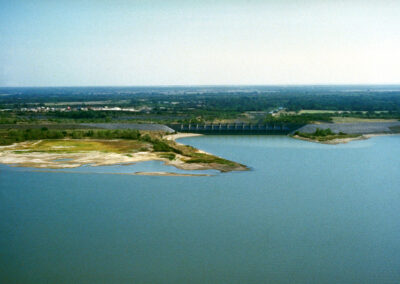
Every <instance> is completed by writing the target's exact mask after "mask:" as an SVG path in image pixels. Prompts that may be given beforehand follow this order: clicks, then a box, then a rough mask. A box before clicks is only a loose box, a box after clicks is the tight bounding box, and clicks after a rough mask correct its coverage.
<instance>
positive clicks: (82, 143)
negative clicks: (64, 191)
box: [17, 139, 149, 153]
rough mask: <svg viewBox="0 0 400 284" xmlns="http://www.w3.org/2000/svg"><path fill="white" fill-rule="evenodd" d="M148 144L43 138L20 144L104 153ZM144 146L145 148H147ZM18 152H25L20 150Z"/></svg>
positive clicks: (29, 147) (33, 149)
mask: <svg viewBox="0 0 400 284" xmlns="http://www.w3.org/2000/svg"><path fill="white" fill-rule="evenodd" d="M146 146H147V147H148V146H149V145H148V144H147V143H145V142H141V141H136V140H70V139H66V140H43V141H40V142H39V143H27V144H26V145H24V146H21V147H22V148H23V149H26V150H28V151H29V152H46V153H76V152H88V151H99V152H105V153H132V152H138V151H139V149H143V148H144V147H146ZM147 147H146V149H147ZM23 149H18V150H17V152H18V153H26V152H27V151H21V150H23Z"/></svg>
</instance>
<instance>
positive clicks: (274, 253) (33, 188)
mask: <svg viewBox="0 0 400 284" xmlns="http://www.w3.org/2000/svg"><path fill="white" fill-rule="evenodd" d="M181 141H182V142H184V143H188V144H191V145H193V146H196V147H199V148H201V149H204V150H206V151H209V152H212V153H215V154H218V155H221V156H223V157H226V158H230V159H233V160H235V161H239V162H241V163H244V164H247V165H249V166H251V167H252V171H250V172H243V173H227V174H217V175H216V176H212V177H151V176H130V175H113V174H99V173H112V172H132V171H140V170H147V171H155V170H165V168H164V166H162V165H161V164H160V163H157V162H150V163H143V164H137V165H133V166H113V167H102V168H93V167H82V168H81V169H77V170H75V172H73V173H48V172H32V171H31V170H30V169H26V168H25V169H24V168H12V167H8V166H0V221H1V222H0V283H400V218H399V216H400V136H387V137H377V138H374V139H370V140H366V141H355V142H352V143H350V144H347V145H338V146H331V145H319V144H314V143H308V142H304V141H298V140H293V139H290V138H287V137H280V136H277V137H271V136H207V137H193V138H187V139H182V140H181ZM167 170H170V169H167ZM80 172H81V173H82V174H81V173H80ZM178 172H179V171H178Z"/></svg>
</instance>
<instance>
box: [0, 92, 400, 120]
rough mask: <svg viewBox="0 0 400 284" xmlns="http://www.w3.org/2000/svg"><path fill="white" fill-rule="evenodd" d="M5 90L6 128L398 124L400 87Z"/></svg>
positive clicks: (1, 108)
mask: <svg viewBox="0 0 400 284" xmlns="http://www.w3.org/2000/svg"><path fill="white" fill-rule="evenodd" d="M0 89H1V92H2V93H3V94H6V95H5V96H0V124H25V123H36V122H37V123H43V122H46V123H82V122H111V121H112V122H119V123H123V122H136V123H137V122H139V123H140V122H147V123H148V122H155V123H163V124H167V123H204V122H219V121H223V122H231V121H240V122H247V123H263V122H287V123H289V122H290V123H309V122H313V121H325V122H330V121H332V117H357V118H368V119H400V89H399V87H398V86H301V87H300V86H298V87H296V86H292V87H290V86H248V87H245V86H242V87H154V88H146V87H136V88H135V87H124V88H122V87H121V88H118V87H97V88H90V87H87V88H83V87H82V88H0ZM105 106H107V107H108V108H107V109H105V108H103V107H105ZM116 108H119V111H117V110H115V109H116ZM123 109H125V110H123ZM126 109H131V110H132V111H126ZM280 110H284V111H282V112H281V111H280ZM249 112H260V113H261V114H260V115H255V116H252V117H251V116H248V115H246V114H247V113H249Z"/></svg>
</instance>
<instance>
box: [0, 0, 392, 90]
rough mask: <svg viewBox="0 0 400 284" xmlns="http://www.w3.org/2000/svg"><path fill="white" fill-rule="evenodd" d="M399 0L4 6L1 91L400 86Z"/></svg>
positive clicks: (1, 5)
mask: <svg viewBox="0 0 400 284" xmlns="http://www.w3.org/2000/svg"><path fill="white" fill-rule="evenodd" d="M399 15H400V1H390V0H380V1H368V0H365V1H352V0H348V1H329V0H325V1H315V0H308V1H307V0H303V1H295V0H281V1H272V0H271V1H250V0H249V1H240V0H237V1H235V0H233V1H207V0H205V1H190V0H188V1H167V0H164V1H156V0H154V1H151V0H150V1H118V0H116V1H105V0H98V1H74V0H71V1H62V0H59V1H40V0H37V1H11V0H10V1H2V0H0V86H94V85H202V84H207V85H215V84H217V85H218V84H228V85H229V84H266V85H268V84H382V83H383V84H384V83H395V84H396V83H400V17H399Z"/></svg>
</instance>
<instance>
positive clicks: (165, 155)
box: [160, 153, 176, 161]
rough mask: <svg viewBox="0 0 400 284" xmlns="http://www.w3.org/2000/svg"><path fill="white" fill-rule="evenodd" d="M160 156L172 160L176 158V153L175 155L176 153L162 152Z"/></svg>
mask: <svg viewBox="0 0 400 284" xmlns="http://www.w3.org/2000/svg"><path fill="white" fill-rule="evenodd" d="M160 157H161V158H165V159H168V160H170V161H172V160H175V158H176V155H175V154H174V153H162V154H161V155H160Z"/></svg>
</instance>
